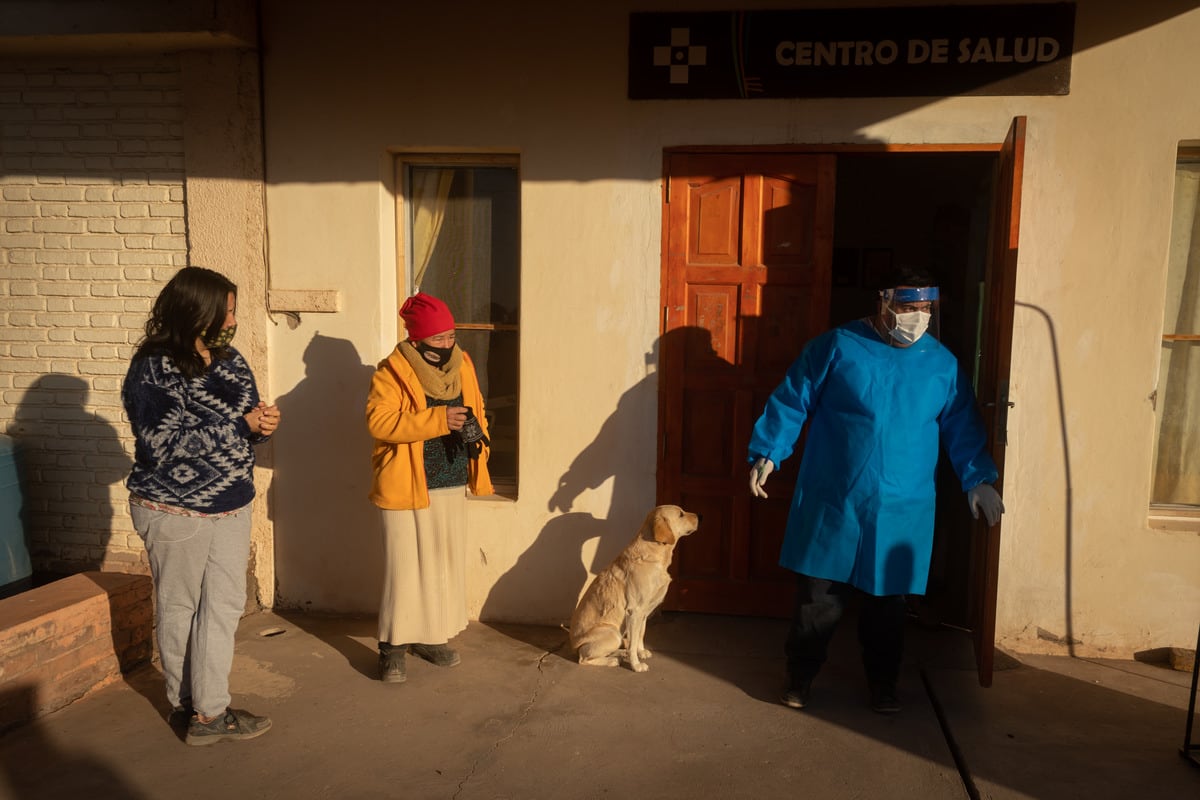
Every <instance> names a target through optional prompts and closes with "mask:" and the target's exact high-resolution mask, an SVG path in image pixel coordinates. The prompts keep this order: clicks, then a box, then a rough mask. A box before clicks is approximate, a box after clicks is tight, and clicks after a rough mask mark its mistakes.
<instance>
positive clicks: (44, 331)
mask: <svg viewBox="0 0 1200 800" xmlns="http://www.w3.org/2000/svg"><path fill="white" fill-rule="evenodd" d="M179 87H180V73H179V67H178V64H177V62H176V61H175V60H174V59H172V58H156V59H119V60H118V59H95V60H88V61H79V60H71V61H44V62H39V61H26V62H15V61H14V62H9V61H0V396H2V398H3V402H2V403H0V431H3V432H4V433H7V434H8V435H10V436H12V437H14V438H15V439H16V440H17V442H18V447H20V448H21V450H20V453H21V455H20V458H21V463H22V464H23V465H24V467H25V473H26V474H25V475H24V476H23V478H24V479H23V486H24V496H25V501H26V510H27V512H28V513H27V515H26V519H27V526H28V530H27V534H28V538H29V541H30V552H31V555H32V557H33V562H34V570H35V571H42V572H52V573H53V572H68V571H70V572H73V571H77V570H80V569H83V568H89V567H101V568H104V569H110V570H120V571H126V572H145V571H147V567H146V560H145V552H144V548H143V547H142V544H141V542H140V541H139V540H138V538H137V535H136V534H135V533H134V532H133V528H132V526H131V525H130V523H129V514H128V509H127V507H126V498H127V495H126V493H125V488H124V485H123V482H124V479H125V476H126V475H127V474H128V470H129V464H130V454H131V453H132V440H131V437H130V435H129V426H128V423H127V422H126V421H125V419H124V414H123V411H122V408H121V397H120V388H121V379H122V377H123V376H124V374H125V370H126V367H127V365H128V362H129V357H130V355H131V354H132V351H133V347H134V345H135V344H136V343H137V341H138V340H139V338H140V337H141V332H142V325H143V324H144V323H145V320H146V316H147V313H148V311H149V309H150V304H151V302H152V301H153V299H154V297H155V295H157V294H158V291H159V289H160V288H161V287H162V285H163V284H164V283H165V281H166V280H167V279H168V278H169V277H170V276H171V275H173V274H174V272H175V270H176V269H178V268H179V267H180V266H184V265H186V263H187V231H186V230H185V216H184V181H183V177H184V175H183V132H182V119H183V100H182V97H181V91H180V88H179Z"/></svg>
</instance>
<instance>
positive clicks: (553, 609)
mask: <svg viewBox="0 0 1200 800" xmlns="http://www.w3.org/2000/svg"><path fill="white" fill-rule="evenodd" d="M658 353H659V340H656V341H655V342H654V345H653V347H652V348H651V350H650V352H648V353H647V354H646V356H645V360H646V364H647V366H656V365H657V364H658ZM657 409H658V376H657V374H656V373H654V372H651V373H650V374H648V375H646V377H644V378H642V379H641V380H640V381H638V382H637V383H636V384H634V385H633V386H632V387H630V388H629V389H628V390H627V391H626V392H625V393H624V394H623V395H621V398H620V400H618V401H617V408H616V410H615V411H613V413H612V414H611V415H609V417H608V418H607V419H606V420H605V421H604V423H603V424H602V425H601V426H600V430H599V431H597V432H596V436H595V438H593V439H592V441H591V442H590V443H589V444H588V445H587V446H586V447H585V448H584V449H583V450H581V451H580V453H579V455H577V456H576V457H575V459H574V460H573V461H572V462H571V464H570V466H569V467H568V468H567V471H566V472H564V473H563V474H562V476H561V477H560V478H559V481H558V488H557V489H556V490H555V492H554V494H553V495H552V496H551V497H550V500H549V503H548V508H549V510H550V511H552V512H554V511H561V512H565V513H563V514H562V515H561V516H558V517H555V518H553V519H551V520H550V521H549V522H548V523H546V525H545V527H543V528H542V530H541V532H540V533H539V534H538V537H537V539H536V540H535V541H534V542H533V544H532V545H530V546H529V547H528V548H527V549H526V550H525V552H524V553H522V554H521V556H520V558H518V559H517V563H516V564H514V565H513V567H512V569H510V570H509V571H508V572H506V573H505V574H504V575H503V576H502V577H501V578H500V580H499V581H497V582H496V585H495V586H493V587H492V590H491V591H490V592H489V593H488V597H487V599H486V600H485V601H484V603H483V608H482V609H481V610H480V614H479V618H480V619H481V620H484V621H488V620H502V621H506V622H535V623H557V622H561V623H563V624H566V623H567V622H568V621H569V620H570V618H571V613H572V612H573V611H574V610H575V604H576V602H578V600H579V597H580V596H581V595H582V594H583V590H584V587H585V586H586V585H587V583H588V581H589V580H590V578H591V576H592V575H595V574H596V573H598V572H599V571H600V570H602V569H603V568H604V567H606V566H608V564H609V563H610V562H611V561H612V560H613V559H614V558H616V557H617V555H618V554H619V553H620V552H621V549H622V548H623V547H624V546H625V545H627V544H628V543H629V541H630V540H631V539H632V538H633V536H634V535H635V534H636V532H637V528H638V525H640V524H641V521H642V519H643V518H644V517H645V515H646V512H647V511H648V510H649V509H650V508H651V507H653V505H654V500H655V492H656V489H655V482H654V474H655V463H654V457H653V456H654V450H653V447H652V446H648V445H647V442H653V441H655V432H656V430H657V428H658V410H657ZM647 451H649V453H647ZM610 478H611V479H612V480H613V490H612V501H611V503H610V504H609V509H608V515H607V519H598V518H596V517H594V516H592V514H590V513H584V512H572V509H573V508H574V504H575V501H576V500H577V499H578V498H579V497H580V495H582V494H583V493H584V492H585V491H587V490H589V489H596V488H598V487H600V486H601V485H602V484H603V483H605V482H606V481H608V480H609V479H610ZM592 540H598V541H597V545H596V552H595V555H594V557H593V559H592V563H591V566H590V567H589V566H588V565H586V564H585V563H584V559H583V555H582V551H583V549H584V546H585V545H586V544H587V543H588V542H590V541H592ZM521 609H536V613H532V614H531V613H530V612H529V611H524V612H522V611H521ZM534 617H536V618H534Z"/></svg>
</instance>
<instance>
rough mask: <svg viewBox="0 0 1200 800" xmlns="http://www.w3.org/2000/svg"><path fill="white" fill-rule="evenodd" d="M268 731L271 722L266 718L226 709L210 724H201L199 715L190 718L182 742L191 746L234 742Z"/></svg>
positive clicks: (235, 709) (234, 709)
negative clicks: (185, 735)
mask: <svg viewBox="0 0 1200 800" xmlns="http://www.w3.org/2000/svg"><path fill="white" fill-rule="evenodd" d="M270 729H271V720H270V719H269V718H268V717H256V716H254V715H253V714H251V713H250V712H249V711H242V710H240V709H237V708H227V709H225V713H224V714H223V715H222V716H219V717H217V718H216V719H214V720H213V721H212V722H201V721H200V716H199V715H196V716H194V717H192V721H191V722H189V723H188V730H187V737H186V738H185V739H184V741H185V742H187V743H188V744H191V745H206V744H216V743H217V742H236V741H238V740H240V739H253V738H254V737H256V736H262V735H263V734H264V733H266V732H267V731H269V730H270Z"/></svg>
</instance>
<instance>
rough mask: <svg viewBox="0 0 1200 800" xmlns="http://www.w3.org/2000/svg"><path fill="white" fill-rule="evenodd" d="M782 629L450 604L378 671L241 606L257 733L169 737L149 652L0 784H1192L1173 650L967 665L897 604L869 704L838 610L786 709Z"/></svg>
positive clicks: (880, 793)
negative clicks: (599, 625) (572, 644)
mask: <svg viewBox="0 0 1200 800" xmlns="http://www.w3.org/2000/svg"><path fill="white" fill-rule="evenodd" d="M783 636H784V624H783V623H782V622H780V621H777V620H762V619H744V618H733V617H716V616H706V615H696V614H673V613H668V614H662V615H659V616H658V617H656V618H655V619H654V620H653V621H652V622H651V624H650V626H649V629H648V632H647V644H648V646H649V647H650V648H651V649H653V650H655V651H656V655H655V657H654V658H653V659H652V660H651V662H650V671H649V672H646V673H643V674H636V673H633V672H631V671H629V670H628V669H626V668H615V669H608V668H601V667H581V666H579V665H578V664H576V663H575V662H574V661H573V659H572V657H571V654H570V653H569V652H568V650H567V648H566V634H565V632H564V631H562V630H559V629H555V628H544V627H536V626H516V625H487V624H481V623H471V625H470V626H469V627H468V629H467V630H466V631H465V632H464V633H463V634H461V635H460V636H459V637H457V638H456V639H455V640H454V642H453V644H454V645H455V646H456V647H457V648H458V649H459V650H460V652H461V653H462V656H463V662H462V664H461V665H459V666H457V667H453V668H450V669H439V668H437V667H434V666H432V665H430V664H427V663H425V662H423V661H419V660H416V659H413V658H412V657H410V658H409V680H408V682H407V683H405V684H400V685H384V684H381V683H379V682H378V681H377V680H375V679H374V678H375V669H376V655H375V649H374V648H375V639H374V621H373V620H370V619H355V618H334V617H321V616H312V615H280V614H272V613H265V612H264V613H258V614H253V615H250V616H248V617H246V618H245V619H243V620H242V624H241V627H240V630H239V641H238V646H237V653H236V656H235V661H234V669H233V676H232V690H233V694H234V706H235V707H243V708H247V709H249V710H251V711H253V712H255V713H259V714H268V715H270V716H271V717H272V719H273V720H274V727H273V729H272V730H271V731H269V732H268V733H267V734H266V735H265V736H262V737H260V738H258V739H255V740H253V741H248V742H237V743H224V744H219V745H215V746H212V747H205V748H195V747H188V746H186V745H184V744H183V743H182V741H181V737H180V735H179V734H177V733H176V732H174V731H172V730H171V729H170V728H168V727H167V725H166V723H165V721H164V718H165V716H166V711H167V708H166V703H165V700H164V699H163V687H162V679H161V676H160V674H159V673H158V672H157V670H156V669H155V668H153V667H151V666H148V667H145V668H142V669H140V670H138V671H136V672H135V673H133V674H131V675H128V676H126V679H125V680H124V681H122V682H118V683H116V684H114V685H111V686H109V687H106V688H104V689H101V690H99V691H97V692H95V693H93V694H92V695H90V696H88V697H87V698H85V699H83V700H81V701H79V702H76V703H74V704H73V705H71V706H69V707H67V708H65V709H62V710H61V711H58V712H56V713H55V714H52V715H50V716H48V717H45V718H43V719H41V720H38V721H36V722H34V723H31V724H29V725H26V726H24V727H22V728H18V729H16V730H14V731H12V732H10V733H9V734H7V735H6V736H4V737H3V738H2V739H0V797H5V798H21V800H33V799H35V798H36V800H43V799H44V800H52V799H53V798H72V799H73V800H79V798H103V799H104V800H110V799H111V800H133V799H134V798H164V799H168V798H169V799H170V800H186V799H187V798H217V797H225V798H356V799H357V798H364V799H365V798H393V797H395V798H417V799H422V798H461V800H475V799H479V800H483V799H484V798H487V799H488V800H499V799H501V798H566V799H567V800H571V799H573V798H581V799H587V800H590V799H591V798H643V799H644V798H655V799H658V798H661V799H662V800H668V799H670V798H681V799H683V798H686V799H687V800H694V798H699V797H704V798H784V797H788V798H792V797H819V798H825V799H829V798H833V799H836V798H922V800H927V799H928V800H936V799H937V798H964V797H984V798H1041V799H1047V800H1048V799H1050V798H1088V800H1102V799H1103V798H1129V797H1139V798H1140V797H1161V798H1184V797H1187V798H1194V797H1200V768H1197V767H1196V766H1193V765H1191V764H1190V763H1188V761H1186V760H1185V759H1184V758H1182V757H1181V756H1180V748H1181V746H1182V745H1183V743H1184V730H1185V722H1186V709H1187V702H1188V693H1189V690H1190V679H1191V676H1190V674H1187V673H1181V672H1173V671H1171V670H1169V669H1166V668H1162V667H1156V666H1150V665H1145V664H1140V663H1136V662H1097V661H1081V660H1078V659H1068V658H1057V657H1026V658H1022V659H1021V660H1020V661H1019V662H1018V661H1016V660H1014V659H1011V658H1007V657H999V658H998V660H999V662H1000V667H1001V668H1000V669H999V670H998V671H997V673H996V678H995V682H994V685H993V687H992V688H990V689H981V688H979V685H978V682H977V680H976V677H975V674H974V670H973V664H972V661H971V655H970V645H969V643H968V641H967V640H966V637H965V636H964V635H963V634H961V633H958V632H953V631H936V632H935V631H930V630H927V629H922V628H918V627H916V626H913V628H912V630H911V632H910V637H909V646H908V652H907V655H906V663H905V667H904V675H903V678H902V684H901V700H902V702H904V704H905V708H904V710H903V711H902V712H901V713H899V714H897V715H894V716H881V715H878V714H874V713H872V712H871V711H870V710H869V709H868V708H867V707H866V694H865V687H864V685H863V683H864V682H863V679H862V674H861V668H860V667H859V665H858V662H857V652H856V648H857V645H856V643H855V640H854V638H855V637H854V628H853V624H852V622H851V621H850V620H847V621H846V622H845V623H843V627H842V628H841V629H839V631H838V633H837V636H836V637H835V640H834V652H833V653H832V655H831V659H830V663H829V664H828V666H827V667H826V669H825V671H823V672H822V674H821V675H820V676H819V677H818V679H817V682H816V683H815V684H814V688H813V697H812V702H811V704H810V706H809V707H808V708H807V709H805V710H803V711H794V710H792V709H789V708H786V707H784V706H782V705H780V704H779V703H778V702H777V697H778V692H779V689H780V687H781V679H782V672H783V659H782V656H781V644H782V641H783ZM1196 725H1197V727H1200V721H1197V723H1196ZM1196 740H1200V730H1197V731H1194V733H1193V741H1196ZM1196 755H1197V757H1198V758H1200V753H1197V754H1196Z"/></svg>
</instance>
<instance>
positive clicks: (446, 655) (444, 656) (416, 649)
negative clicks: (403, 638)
mask: <svg viewBox="0 0 1200 800" xmlns="http://www.w3.org/2000/svg"><path fill="white" fill-rule="evenodd" d="M408 651H409V652H410V653H412V654H413V655H414V656H419V657H420V658H423V659H425V660H426V661H428V662H429V663H430V664H433V665H435V666H438V667H453V666H454V665H455V664H457V663H458V662H460V661H462V659H461V658H459V657H458V653H457V652H456V651H454V650H452V649H451V648H450V647H449V646H447V645H444V644H410V645H409V646H408Z"/></svg>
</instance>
